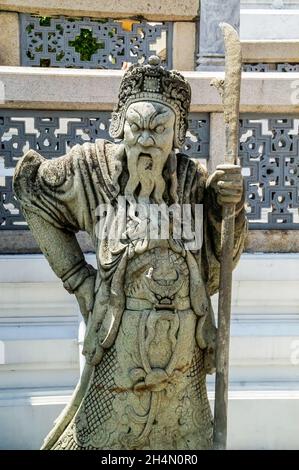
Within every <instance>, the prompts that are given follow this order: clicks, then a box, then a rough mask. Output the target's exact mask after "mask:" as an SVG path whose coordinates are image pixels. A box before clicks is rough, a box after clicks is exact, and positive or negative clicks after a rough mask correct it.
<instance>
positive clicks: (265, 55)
mask: <svg viewBox="0 0 299 470" xmlns="http://www.w3.org/2000/svg"><path fill="white" fill-rule="evenodd" d="M242 56H243V61H244V62H266V63H276V62H299V41H298V40H272V41H270V40H269V41H263V40H254V39H252V40H248V41H242Z"/></svg>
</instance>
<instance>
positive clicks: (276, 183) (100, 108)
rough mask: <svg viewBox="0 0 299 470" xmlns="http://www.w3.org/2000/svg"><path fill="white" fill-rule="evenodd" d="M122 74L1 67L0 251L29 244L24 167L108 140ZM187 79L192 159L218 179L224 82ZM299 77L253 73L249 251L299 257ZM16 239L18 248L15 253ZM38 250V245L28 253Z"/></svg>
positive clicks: (249, 90) (244, 139)
mask: <svg viewBox="0 0 299 470" xmlns="http://www.w3.org/2000/svg"><path fill="white" fill-rule="evenodd" d="M122 74H123V72H122V71H117V70H115V71H109V70H82V69H77V70H76V69H71V70H69V69H51V68H50V69H46V68H43V69H41V68H24V69H23V68H19V67H14V68H10V67H0V92H1V90H2V94H3V96H2V97H1V96H0V99H1V98H2V100H1V101H2V103H0V108H1V109H0V137H1V152H0V178H1V179H0V193H1V199H0V200H1V208H0V213H1V224H2V225H1V237H0V238H1V243H0V245H1V246H0V251H1V250H3V251H5V250H6V251H11V252H12V251H14V249H15V248H14V247H15V246H16V245H18V244H19V245H22V243H21V244H20V240H24V230H22V229H24V221H23V219H22V217H21V215H20V214H19V212H18V206H17V203H16V200H15V198H14V196H13V193H12V175H13V171H14V167H15V164H16V162H17V160H18V159H19V158H20V156H21V155H22V154H23V152H24V151H26V150H27V149H28V148H29V147H31V148H35V149H37V151H39V152H40V153H41V154H42V155H44V156H45V157H46V158H53V157H55V156H59V155H62V154H64V153H65V152H66V151H67V150H68V149H69V148H70V146H72V145H74V144H75V143H83V142H86V141H94V140H95V139H96V138H107V137H108V124H109V116H110V112H111V110H112V108H113V106H114V104H115V100H116V97H117V91H118V87H119V81H120V79H121V76H122ZM185 76H186V78H187V79H188V81H189V82H190V84H191V88H192V103H191V115H190V125H189V135H188V140H187V142H186V146H185V148H184V149H182V151H184V152H185V153H187V154H189V155H190V156H191V157H193V158H201V159H202V162H203V163H204V164H205V165H206V166H207V167H208V170H209V171H210V172H211V171H213V170H214V169H215V167H216V166H217V164H219V163H222V162H223V154H224V128H223V115H222V105H221V102H220V99H219V96H218V94H217V91H216V90H215V89H214V88H213V87H211V86H210V81H211V79H212V77H215V76H216V77H218V78H220V77H222V74H221V73H211V74H209V73H207V72H189V73H188V72H187V73H185ZM296 77H297V75H296V74H275V73H265V74H258V73H244V74H243V79H242V94H241V116H240V118H241V127H240V152H239V155H240V163H241V165H242V166H243V172H244V177H245V181H246V198H247V211H248V219H249V222H250V228H251V231H250V236H249V237H248V240H247V249H248V250H249V251H299V237H298V229H299V219H298V208H299V200H298V188H299V179H298V173H299V137H298V122H299V92H298V90H297V89H298V88H299V77H298V80H296ZM1 87H2V88H1ZM208 157H209V158H208ZM27 233H28V232H27ZM269 234H271V235H269ZM26 236H29V235H26ZM13 240H18V242H15V243H14V244H13V245H12V243H13ZM26 243H27V242H26ZM32 247H33V244H32V242H30V243H29V245H28V251H32Z"/></svg>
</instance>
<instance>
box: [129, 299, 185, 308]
mask: <svg viewBox="0 0 299 470" xmlns="http://www.w3.org/2000/svg"><path fill="white" fill-rule="evenodd" d="M179 307H180V308H179V310H188V309H190V299H189V298H188V297H185V298H184V299H180V301H179ZM126 308H127V309H128V310H137V311H138V310H152V309H153V308H156V309H157V310H162V309H163V310H177V309H176V307H175V306H170V305H163V304H153V303H152V302H150V301H149V300H145V299H135V298H133V297H127V299H126Z"/></svg>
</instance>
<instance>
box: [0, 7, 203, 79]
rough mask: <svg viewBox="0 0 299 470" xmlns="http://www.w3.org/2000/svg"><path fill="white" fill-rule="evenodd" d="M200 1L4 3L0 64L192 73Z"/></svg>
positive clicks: (0, 37) (0, 8)
mask: <svg viewBox="0 0 299 470" xmlns="http://www.w3.org/2000/svg"><path fill="white" fill-rule="evenodd" d="M198 8H199V2H198V0H184V1H183V2H182V1H176V0H175V1H172V0H166V1H164V2H160V1H153V2H147V1H145V0H140V1H136V0H134V1H121V2H106V1H104V0H100V1H96V0H93V1H90V2H88V4H87V3H86V4H85V3H84V2H80V1H77V0H74V1H70V0H61V1H58V0H57V1H56V0H52V1H50V2H48V1H46V0H38V1H34V2H31V1H29V0H27V1H26V0H19V1H18V0H14V1H2V2H1V1H0V65H24V66H35V67H36V66H43V67H75V68H78V67H79V68H114V69H115V68H116V69H121V68H122V67H124V65H126V64H127V63H134V62H137V61H140V62H143V61H144V60H145V59H147V58H148V57H149V56H150V55H152V54H154V53H157V54H159V55H160V56H161V57H162V59H164V63H165V64H166V66H167V67H169V68H175V69H178V70H194V65H195V43H196V20H197V19H198Z"/></svg>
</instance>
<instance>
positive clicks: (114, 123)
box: [109, 111, 125, 139]
mask: <svg viewBox="0 0 299 470" xmlns="http://www.w3.org/2000/svg"><path fill="white" fill-rule="evenodd" d="M124 118H125V116H124V113H120V112H117V111H113V112H112V114H111V123H110V127H109V134H110V135H111V137H112V138H113V139H122V138H123V136H124V121H125V119H124Z"/></svg>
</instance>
